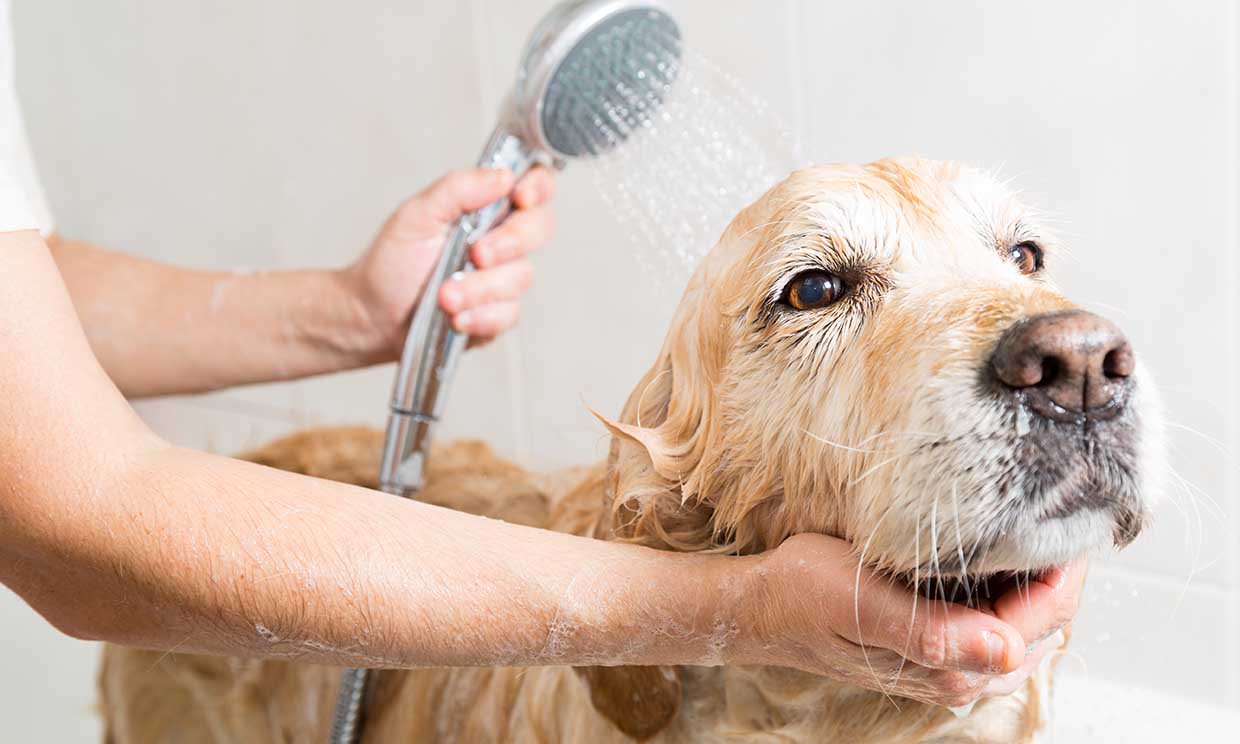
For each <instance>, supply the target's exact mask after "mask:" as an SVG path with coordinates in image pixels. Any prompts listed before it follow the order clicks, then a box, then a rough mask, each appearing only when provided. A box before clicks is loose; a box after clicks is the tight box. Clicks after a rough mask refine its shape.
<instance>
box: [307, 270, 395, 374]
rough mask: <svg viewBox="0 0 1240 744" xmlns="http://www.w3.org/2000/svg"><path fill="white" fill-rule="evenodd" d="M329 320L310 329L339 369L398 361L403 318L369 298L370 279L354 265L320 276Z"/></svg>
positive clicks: (324, 305) (326, 272) (322, 294)
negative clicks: (386, 311) (368, 284)
mask: <svg viewBox="0 0 1240 744" xmlns="http://www.w3.org/2000/svg"><path fill="white" fill-rule="evenodd" d="M320 279H321V283H322V291H321V295H320V296H321V297H323V298H325V302H324V303H323V307H324V308H325V309H326V311H327V314H328V319H327V321H326V322H325V323H323V324H322V325H318V326H316V327H314V328H310V329H307V330H308V331H309V332H310V333H311V334H312V335H314V336H317V339H316V342H317V343H318V344H319V345H320V346H321V347H322V348H324V349H325V350H326V351H327V353H328V354H329V355H331V356H332V357H333V358H334V359H335V365H334V366H335V367H336V368H337V369H353V368H356V367H364V366H369V365H372V364H382V363H384V362H390V361H393V360H395V359H396V358H397V357H398V356H399V355H400V347H401V342H402V341H403V338H402V337H401V336H402V332H403V330H404V328H403V323H402V322H401V319H398V318H393V317H390V314H388V313H384V312H383V311H382V309H381V308H379V307H377V306H376V305H375V304H374V303H373V302H371V301H369V300H368V293H367V291H366V282H365V279H364V277H362V276H361V275H360V272H359V271H357V270H356V269H355V268H353V267H349V268H345V269H339V270H335V271H325V272H322V273H321V275H320Z"/></svg>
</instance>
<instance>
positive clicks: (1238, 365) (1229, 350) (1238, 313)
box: [1223, 3, 1240, 708]
mask: <svg viewBox="0 0 1240 744" xmlns="http://www.w3.org/2000/svg"><path fill="white" fill-rule="evenodd" d="M1227 14H1228V18H1227V21H1228V33H1227V42H1228V43H1227V69H1226V71H1225V79H1226V80H1227V83H1228V85H1227V92H1226V95H1227V123H1228V131H1230V132H1231V133H1232V134H1231V136H1230V137H1229V138H1228V139H1227V142H1226V144H1225V148H1226V149H1225V152H1226V158H1225V159H1224V162H1225V163H1226V167H1227V198H1228V201H1229V202H1230V209H1229V210H1228V212H1227V223H1226V231H1227V234H1226V240H1225V241H1224V245H1225V246H1227V247H1228V248H1229V249H1228V250H1224V251H1223V261H1224V265H1225V271H1226V276H1227V277H1228V278H1229V279H1230V280H1231V290H1230V291H1228V292H1227V293H1226V295H1225V297H1224V303H1225V307H1226V309H1227V318H1228V320H1229V321H1230V323H1231V326H1232V328H1231V332H1230V333H1228V334H1226V339H1227V340H1226V355H1225V358H1226V360H1227V362H1226V364H1227V372H1228V378H1229V379H1231V380H1235V379H1236V378H1237V375H1240V348H1238V346H1237V343H1238V342H1237V339H1236V332H1237V330H1238V328H1237V326H1238V325H1240V302H1238V298H1237V290H1236V283H1237V282H1240V262H1238V261H1237V258H1236V251H1237V250H1240V244H1238V242H1237V241H1238V240H1240V231H1238V230H1237V210H1238V209H1240V192H1238V191H1237V185H1238V183H1240V173H1238V172H1237V170H1238V169H1240V161H1238V160H1237V152H1238V146H1240V141H1238V138H1240V133H1237V125H1238V124H1240V117H1238V116H1237V114H1238V110H1240V108H1238V103H1240V102H1238V101H1237V97H1238V96H1240V54H1238V51H1237V44H1238V43H1240V14H1238V13H1237V12H1236V6H1235V4H1234V3H1228V4H1227ZM1224 395H1225V396H1226V398H1225V410H1226V418H1225V421H1226V423H1225V431H1226V436H1225V440H1226V443H1227V451H1228V452H1233V453H1234V452H1237V451H1238V445H1240V410H1237V402H1238V399H1237V395H1236V391H1235V386H1234V385H1229V386H1227V389H1226V392H1225V393H1224ZM1236 476H1237V473H1236V468H1235V467H1234V466H1232V467H1229V468H1227V476H1226V478H1225V480H1224V483H1225V484H1226V488H1227V493H1228V494H1235V493H1236V492H1237V487H1238V485H1240V484H1237V477H1236ZM1230 526H1231V534H1232V536H1233V537H1234V536H1235V535H1237V534H1240V513H1236V512H1235V510H1233V513H1232V515H1231V525H1230ZM1227 557H1228V561H1227V564H1228V580H1229V581H1230V584H1231V586H1230V587H1229V588H1230V591H1229V592H1228V594H1227V619H1228V626H1229V627H1231V628H1236V627H1237V625H1240V546H1237V544H1236V541H1235V540H1232V541H1230V543H1229V545H1228V554H1227ZM1236 635H1237V634H1236V633H1229V634H1228V635H1227V640H1226V643H1227V658H1228V660H1229V661H1230V663H1229V664H1228V665H1227V666H1228V668H1229V670H1230V671H1229V675H1228V686H1227V687H1228V689H1227V696H1228V699H1229V700H1230V702H1231V706H1232V707H1233V708H1240V642H1238V641H1237V637H1236Z"/></svg>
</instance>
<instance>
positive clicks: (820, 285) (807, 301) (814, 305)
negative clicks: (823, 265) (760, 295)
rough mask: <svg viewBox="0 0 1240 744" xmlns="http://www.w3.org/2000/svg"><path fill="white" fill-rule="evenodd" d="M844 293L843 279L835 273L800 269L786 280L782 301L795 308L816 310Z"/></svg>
mask: <svg viewBox="0 0 1240 744" xmlns="http://www.w3.org/2000/svg"><path fill="white" fill-rule="evenodd" d="M843 295H844V280H842V279H840V278H839V277H838V276H836V275H835V274H832V273H830V272H826V271H821V270H819V269H811V270H810V271H802V272H801V273H800V274H797V275H796V276H794V277H793V278H792V281H791V282H788V287H787V288H786V289H785V290H784V302H785V303H787V304H788V305H790V306H792V307H794V308H796V309H797V310H817V309H819V308H823V307H826V306H827V305H830V304H831V303H832V302H835V301H836V300H838V299H839V298H840V297H842V296H843Z"/></svg>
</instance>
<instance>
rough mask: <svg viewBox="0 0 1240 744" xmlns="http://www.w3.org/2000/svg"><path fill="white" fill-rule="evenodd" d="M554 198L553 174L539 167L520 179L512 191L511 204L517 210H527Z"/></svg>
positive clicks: (547, 169)
mask: <svg viewBox="0 0 1240 744" xmlns="http://www.w3.org/2000/svg"><path fill="white" fill-rule="evenodd" d="M553 196H555V174H554V173H552V171H551V169H550V168H545V167H543V166H541V165H539V166H536V167H535V168H533V169H532V170H531V171H530V172H529V173H526V174H525V175H524V176H522V177H521V180H520V181H518V182H517V187H516V189H514V190H513V194H512V202H513V204H515V205H516V207H517V209H529V208H531V207H537V206H539V205H541V204H546V203H547V202H549V201H551V198H552V197H553Z"/></svg>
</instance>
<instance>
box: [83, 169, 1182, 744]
mask: <svg viewBox="0 0 1240 744" xmlns="http://www.w3.org/2000/svg"><path fill="white" fill-rule="evenodd" d="M1022 240H1037V241H1038V242H1039V243H1040V244H1042V245H1044V246H1045V247H1046V248H1047V249H1048V252H1049V250H1051V249H1053V241H1052V240H1051V239H1050V238H1049V237H1048V236H1046V235H1045V234H1043V233H1042V232H1041V231H1040V229H1039V228H1038V227H1037V220H1036V215H1033V214H1032V213H1030V212H1029V211H1028V210H1027V209H1026V208H1024V207H1023V206H1021V205H1020V204H1019V203H1018V202H1017V201H1016V200H1015V199H1014V198H1013V197H1012V196H1011V195H1010V194H1009V193H1008V192H1006V191H1005V190H1004V189H1003V188H1002V187H1001V186H1000V185H998V184H996V183H995V182H994V181H993V180H991V179H989V178H988V177H986V176H984V175H982V174H978V173H976V172H974V171H970V170H967V169H962V168H960V167H958V166H955V165H951V164H941V163H931V162H925V161H919V160H905V161H882V162H879V163H875V164H871V165H869V166H847V165H837V166H829V167H822V168H813V169H807V170H804V171H799V172H797V173H794V174H793V175H792V176H791V177H789V178H788V179H787V180H786V181H785V182H783V183H782V184H780V185H778V186H776V187H775V188H773V189H772V190H771V191H770V192H768V194H767V195H765V196H764V197H762V198H761V199H759V200H758V201H757V202H756V203H755V204H754V205H752V206H750V207H749V208H747V209H745V210H744V211H743V212H742V213H741V214H740V215H738V217H737V218H736V220H735V221H734V222H733V223H732V225H731V226H730V227H729V228H728V230H727V231H726V232H725V234H724V235H723V237H722V238H721V240H720V242H719V244H718V245H717V246H716V247H715V249H714V250H713V251H712V252H711V254H710V255H709V256H708V257H707V259H706V260H705V261H704V262H703V264H702V266H701V267H699V270H698V272H697V273H696V274H695V276H694V278H693V280H692V281H691V283H690V285H689V287H688V289H687V290H686V292H685V295H684V298H683V299H682V301H681V304H680V306H679V308H678V311H677V314H676V316H675V318H674V320H673V323H672V328H671V330H670V332H669V334H668V337H667V340H666V342H665V344H664V347H663V349H662V351H661V352H660V354H659V357H658V359H657V360H656V362H655V364H654V365H653V367H652V368H651V369H650V371H649V372H648V373H647V374H646V375H645V376H644V377H643V379H642V380H641V381H640V382H639V384H638V385H637V387H636V388H635V390H634V392H633V394H632V396H631V397H630V399H629V401H628V403H627V404H626V405H625V407H624V410H623V411H622V413H621V415H620V417H619V418H618V419H617V420H614V421H613V420H609V419H604V421H605V424H606V426H607V427H608V428H609V430H610V431H611V433H612V435H613V439H612V446H611V452H610V455H609V458H608V461H607V463H605V464H604V465H601V466H598V467H595V468H592V469H588V470H587V469H583V470H576V471H565V472H562V473H558V474H554V475H551V476H545V477H543V476H536V475H533V474H530V473H527V472H525V471H523V470H521V469H520V468H518V467H517V466H515V465H512V464H510V463H507V462H504V461H502V460H500V459H499V458H497V457H496V456H495V455H494V454H492V453H491V452H490V451H489V450H488V449H487V448H486V446H485V445H482V444H480V443H461V444H456V445H452V446H449V447H445V448H442V449H439V450H437V451H436V453H435V454H434V455H433V457H432V458H431V460H430V471H429V473H428V484H427V487H426V489H425V490H424V491H423V493H421V494H420V498H422V499H424V500H426V501H429V502H432V503H436V504H441V505H444V506H449V507H452V508H457V509H463V510H465V511H470V512H473V513H478V514H485V515H488V516H492V517H496V518H500V519H506V520H510V521H514V522H520V523H523V524H529V525H535V526H541V527H546V528H549V529H554V530H560V531H565V532H572V533H576V534H583V535H593V536H595V537H598V538H600V539H616V540H627V541H633V542H639V543H642V544H646V545H650V546H653V547H657V548H662V549H668V550H679V551H699V552H700V551H715V552H729V553H750V552H757V551H762V550H765V549H768V548H771V547H774V546H776V545H778V544H779V543H780V542H781V541H782V540H784V539H785V538H787V537H788V536H789V535H792V534H796V533H799V532H806V531H815V532H823V533H827V534H832V535H837V536H840V537H845V538H848V539H850V540H851V541H853V543H854V544H855V545H856V547H857V549H858V551H859V552H860V553H861V554H862V559H863V560H864V561H865V562H866V563H869V564H872V565H874V566H876V567H878V568H880V569H883V570H886V571H888V572H890V573H891V574H893V575H900V576H910V577H913V576H918V575H920V577H924V576H925V575H926V574H929V573H931V572H934V573H938V574H950V573H952V572H953V571H954V572H955V573H957V574H960V573H963V574H964V575H966V576H967V575H968V574H969V573H970V572H971V571H972V572H983V573H985V572H998V571H1006V570H1014V569H1022V570H1031V569H1039V568H1044V567H1047V566H1050V565H1055V564H1058V563H1062V562H1064V561H1066V560H1068V559H1071V558H1074V557H1076V556H1077V555H1080V554H1081V553H1083V552H1084V551H1086V550H1088V549H1090V548H1094V547H1097V546H1098V545H1100V544H1102V543H1105V542H1108V541H1109V540H1110V537H1111V531H1110V530H1112V529H1113V525H1112V524H1111V523H1109V522H1106V521H1105V520H1103V519H1102V518H1101V517H1096V518H1095V517H1093V516H1090V517H1088V518H1086V517H1082V518H1081V519H1079V520H1068V519H1066V520H1061V522H1058V523H1056V524H1055V525H1054V526H1053V527H1046V526H1041V525H1040V524H1039V525H1038V526H1036V528H1027V529H1025V531H1024V532H1023V533H1021V538H1020V540H1019V541H1015V540H1013V539H1011V538H1002V539H1000V538H999V537H998V536H997V533H994V534H991V533H993V532H994V531H995V530H997V527H996V526H995V524H994V520H993V519H991V520H990V521H989V522H988V521H987V519H988V518H989V515H993V514H995V513H998V512H999V511H1000V507H1001V506H1002V504H1001V499H1002V498H1005V497H1006V494H1005V493H999V492H998V489H997V487H996V486H995V483H996V482H1000V481H1002V482H1004V483H1008V482H1009V481H1010V484H1009V485H1010V487H1011V488H1024V487H1026V486H1024V485H1023V481H1022V480H1021V477H1022V474H1021V473H1020V472H1014V471H1013V470H1012V467H1011V465H1010V462H1008V461H1007V460H1003V459H1002V458H999V459H995V458H993V457H991V453H992V452H998V451H1003V450H1005V448H1008V447H1014V446H1016V444H1017V443H1018V440H1019V438H1020V436H1021V435H1020V433H1019V423H1014V419H1013V416H1015V415H1016V414H1013V413H1011V412H1010V411H1006V410H1001V409H1000V407H999V406H996V405H993V404H991V403H988V402H986V401H985V400H982V399H980V397H979V396H978V394H977V389H976V379H977V374H978V372H977V370H978V369H979V368H980V367H983V366H984V365H985V363H986V360H987V358H988V355H989V354H990V351H991V349H992V348H993V347H994V344H995V340H996V339H997V337H998V335H999V334H1001V333H1002V331H1003V330H1004V329H1005V328H1007V327H1008V326H1010V325H1011V324H1012V323H1014V322H1016V321H1018V320H1020V319H1022V318H1025V317H1028V316H1030V315H1034V314H1038V313H1042V312H1046V311H1049V310H1054V309H1060V308H1066V307H1070V305H1069V303H1068V302H1067V301H1066V300H1065V299H1064V298H1063V297H1062V296H1060V295H1059V294H1058V293H1057V292H1056V291H1055V290H1054V288H1053V287H1052V286H1051V285H1049V284H1048V283H1047V282H1046V281H1045V280H1042V279H1040V278H1036V277H1034V278H1031V277H1027V276H1022V275H1021V274H1020V272H1019V271H1017V270H1016V269H1015V268H1014V267H1013V266H1012V265H1010V264H1009V263H1008V262H1006V261H1005V260H1004V259H1003V257H1002V256H1003V251H1004V250H1005V246H1008V245H1010V244H1011V243H1012V242H1015V241H1022ZM806 267H811V268H813V267H828V268H830V269H831V270H832V271H836V272H839V273H841V275H844V276H845V277H846V278H847V279H849V281H850V285H851V287H852V289H851V290H850V295H849V297H848V300H847V302H839V303H837V304H836V305H833V306H831V307H829V308H826V309H825V310H822V311H818V312H816V313H800V314H796V313H788V312H785V311H783V310H781V309H779V307H778V300H779V296H778V295H779V288H780V287H782V286H784V284H786V282H787V279H788V278H789V277H790V276H792V275H795V274H796V273H797V272H798V271H803V270H805V268H806ZM1138 390H1139V391H1140V392H1139V395H1135V396H1134V399H1133V401H1131V405H1132V407H1133V408H1134V410H1139V411H1140V412H1141V414H1142V419H1141V421H1140V424H1141V427H1142V428H1140V429H1139V430H1137V429H1136V424H1135V423H1134V424H1133V427H1134V431H1136V432H1137V433H1136V434H1133V436H1132V447H1133V449H1134V451H1135V452H1136V455H1135V456H1134V458H1133V459H1134V460H1135V461H1136V462H1137V464H1136V465H1134V466H1133V467H1134V468H1136V470H1134V472H1133V473H1131V474H1128V475H1131V479H1130V480H1131V481H1132V483H1128V481H1124V483H1117V484H1113V485H1114V489H1115V492H1116V494H1117V496H1116V498H1117V499H1121V500H1125V503H1128V501H1131V500H1133V499H1135V501H1133V502H1132V504H1135V506H1134V505H1132V504H1129V505H1130V506H1132V508H1133V509H1136V510H1137V511H1139V512H1140V513H1144V508H1145V504H1146V500H1147V498H1148V497H1147V495H1146V492H1147V491H1148V490H1149V488H1150V483H1151V482H1153V480H1154V479H1155V478H1156V476H1157V472H1156V470H1157V467H1156V465H1157V460H1158V458H1157V454H1158V452H1157V430H1156V428H1155V427H1156V423H1157V421H1156V417H1154V416H1153V415H1152V414H1151V413H1149V409H1151V408H1152V407H1153V405H1154V401H1153V399H1152V397H1151V395H1152V393H1151V392H1150V391H1149V390H1148V389H1147V387H1146V386H1140V387H1139V388H1138ZM1135 415H1136V414H1134V416H1135ZM1013 430H1015V431H1016V432H1017V433H1016V434H1012V433H1011V432H1012V431H1013ZM1013 437H1015V439H1012V438H1013ZM927 438H928V439H929V441H930V442H932V443H934V446H930V445H928V444H927V441H928V440H927ZM1127 441H1128V440H1127V439H1126V440H1125V442H1127ZM379 446H380V435H379V434H378V433H376V432H371V431H367V430H361V429H335V430H320V431H314V432H307V433H303V434H299V435H296V436H293V437H290V438H288V439H284V440H281V441H278V442H275V443H273V444H271V445H269V446H268V447H266V448H264V449H262V450H259V451H258V452H256V453H252V454H250V455H248V459H251V460H254V461H255V462H259V463H263V464H267V465H271V466H273V467H278V468H283V469H286V470H292V471H295V472H300V473H305V474H308V475H312V476H317V477H325V478H333V479H336V480H341V481H345V482H349V483H355V484H360V485H366V486H371V487H373V486H374V485H375V475H374V474H375V473H376V472H377V466H378V453H379ZM1117 446H1118V445H1117ZM1147 461H1148V463H1149V464H1147ZM1004 462H1008V464H1007V465H1006V466H1002V467H1001V465H1002V463H1004ZM1082 477H1083V476H1082ZM1116 478H1117V479H1119V476H1118V475H1117V476H1116ZM1005 479H1006V480H1005ZM1068 481H1071V478H1069V479H1068ZM1133 484H1135V485H1133ZM1095 485H1099V484H1095ZM1101 485H1108V484H1101ZM1071 486H1072V484H1071V482H1068V483H1067V485H1064V486H1063V487H1064V488H1068V487H1071ZM1130 486H1131V487H1130ZM1138 487H1139V488H1138ZM927 495H929V496H927ZM929 497H932V498H933V499H934V501H933V507H932V506H931V504H930V503H929V502H928V498H929ZM949 502H950V503H949ZM1125 508H1128V507H1125ZM940 509H941V510H942V511H943V512H944V513H948V512H950V513H951V514H953V515H956V517H957V518H958V521H957V523H956V524H954V525H952V527H951V528H950V529H949V528H946V527H945V526H944V529H943V530H940V529H939V527H940V526H939V525H938V524H937V522H936V519H935V517H934V515H936V514H938V513H939V511H940ZM962 515H965V516H968V517H969V518H968V520H967V523H966V524H964V525H963V526H962V524H961V522H965V521H966V520H965V519H964V518H963V517H962ZM1011 518H1012V519H1016V520H1018V519H1025V518H1026V515H1023V514H1017V515H1015V516H1012V517H1011ZM1015 524H1018V525H1020V524H1024V523H1022V522H1019V521H1018V522H1015ZM988 529H989V530H991V533H988V532H986V530H988ZM948 531H950V534H951V539H950V540H948V539H945V538H944V535H943V534H942V533H944V532H948ZM982 544H985V545H986V549H985V550H984V551H982V553H981V554H980V555H977V556H976V557H974V556H973V555H971V554H970V555H969V556H968V561H967V562H966V553H971V550H970V549H971V548H972V549H976V548H977V547H978V546H979V545H982ZM956 559H958V561H957V565H956V568H955V569H948V568H945V567H944V566H945V565H946V564H950V563H952V561H953V560H956ZM922 572H925V573H922ZM339 671H340V670H338V669H334V668H326V667H315V666H310V665H303V664H296V663H290V662H281V661H246V660H238V659H220V658H208V657H200V656H191V655H182V654H175V653H172V654H160V653H155V652H147V651H135V650H130V649H123V648H119V647H108V648H107V650H106V653H105V657H104V666H103V672H102V677H101V688H102V693H103V702H104V709H105V713H106V717H107V720H108V728H109V741H111V742H113V743H114V744H137V743H145V742H162V741H176V742H200V741H201V742H207V741H246V742H255V741H271V742H285V741H288V742H293V741H296V742H302V741H305V742H318V741H323V740H324V738H325V736H326V732H327V727H328V723H329V717H330V714H331V708H332V703H333V701H334V692H335V687H336V684H337V681H338V678H339ZM1049 671H1050V669H1049V665H1044V666H1043V668H1042V669H1041V670H1040V671H1039V673H1037V674H1035V675H1034V677H1032V678H1031V679H1030V681H1029V682H1028V683H1027V684H1026V685H1025V686H1024V687H1023V688H1022V689H1021V690H1019V691H1018V692H1017V693H1015V694H1013V695H1011V696H1009V697H1006V698H996V699H990V700H985V701H982V702H981V703H979V704H978V705H977V706H976V708H974V710H973V711H972V713H971V714H969V715H968V716H965V717H960V718H958V717H956V716H955V715H954V714H952V713H950V712H948V711H946V710H944V709H942V708H937V707H933V706H927V705H922V704H918V703H913V702H910V701H900V704H899V705H898V706H897V705H893V704H892V702H891V701H890V700H888V699H887V698H886V697H885V696H883V695H882V694H879V693H875V692H870V691H867V690H863V689H861V688H859V687H856V686H854V685H850V684H847V683H845V682H837V681H833V680H830V679H826V678H823V677H817V676H813V675H810V674H806V673H802V672H797V671H792V670H788V669H781V668H768V667H735V666H722V667H681V668H677V669H670V668H668V669H664V668H653V667H627V668H626V667H620V668H593V669H582V670H573V669H570V668H566V667H540V668H531V669H507V668H505V669H432V670H412V671H384V672H379V673H378V674H377V676H376V684H375V686H374V694H373V696H372V700H371V701H370V704H369V706H368V727H367V729H366V739H365V740H366V741H368V742H389V741H399V742H412V741H418V742H432V741H433V742H547V743H551V742H579V741H581V742H591V744H607V743H610V742H616V743H617V744H619V743H620V742H628V741H634V740H651V741H658V742H668V743H679V742H724V741H746V742H748V741H763V742H831V743H836V744H843V743H848V744H897V743H904V742H910V743H911V742H926V743H929V742H993V743H996V744H997V743H1000V742H1002V743H1005V744H1006V743H1009V742H1020V741H1030V740H1032V739H1033V737H1034V736H1035V734H1036V733H1037V731H1038V730H1039V728H1040V727H1041V726H1042V724H1043V723H1044V720H1045V719H1044V714H1043V710H1044V707H1045V703H1046V698H1047V695H1048V684H1049Z"/></svg>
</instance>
